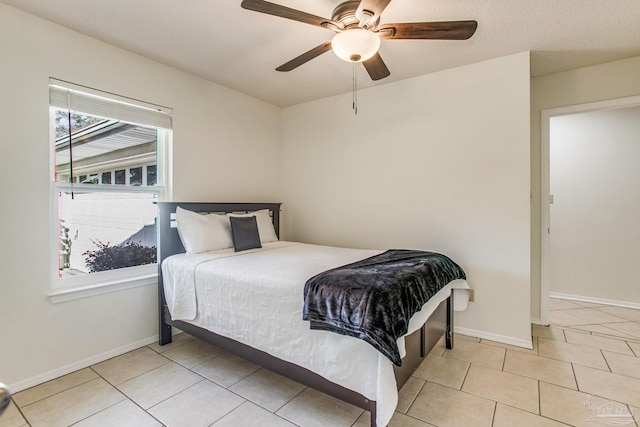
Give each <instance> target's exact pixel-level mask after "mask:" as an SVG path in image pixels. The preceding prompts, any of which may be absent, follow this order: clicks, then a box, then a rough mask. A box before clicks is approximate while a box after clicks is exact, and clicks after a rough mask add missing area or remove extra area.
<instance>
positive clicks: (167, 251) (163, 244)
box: [158, 202, 282, 267]
mask: <svg viewBox="0 0 640 427" xmlns="http://www.w3.org/2000/svg"><path fill="white" fill-rule="evenodd" d="M281 204H282V203H206V202H202V203H200V202H158V209H159V212H158V227H159V233H160V235H159V253H158V256H159V259H158V267H160V265H161V264H162V261H164V260H165V258H167V257H169V256H171V255H175V254H180V253H184V252H185V249H184V246H182V242H181V241H180V236H178V229H177V228H176V222H175V213H176V208H177V207H178V206H180V207H181V208H183V209H187V210H190V211H194V212H200V213H231V212H243V213H244V212H251V211H257V210H260V209H269V211H271V219H272V220H273V227H274V229H275V231H276V235H277V236H278V238H280V205H281Z"/></svg>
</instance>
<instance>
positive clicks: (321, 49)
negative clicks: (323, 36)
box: [276, 41, 331, 71]
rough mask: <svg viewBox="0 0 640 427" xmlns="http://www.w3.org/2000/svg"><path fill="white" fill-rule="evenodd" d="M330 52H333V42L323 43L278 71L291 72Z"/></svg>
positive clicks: (280, 67)
mask: <svg viewBox="0 0 640 427" xmlns="http://www.w3.org/2000/svg"><path fill="white" fill-rule="evenodd" d="M329 50H331V42H330V41H329V42H325V43H322V44H321V45H320V46H316V47H314V48H313V49H311V50H310V51H308V52H305V53H303V54H302V55H300V56H298V57H296V58H293V59H292V60H291V61H289V62H287V63H286V64H282V65H281V66H279V67H278V68H276V71H291V70H293V69H294V68H297V67H299V66H301V65H302V64H304V63H305V62H308V61H311V60H312V59H313V58H315V57H316V56H320V55H322V54H323V53H325V52H327V51H329Z"/></svg>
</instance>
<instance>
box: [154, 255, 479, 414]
mask: <svg viewBox="0 0 640 427" xmlns="http://www.w3.org/2000/svg"><path fill="white" fill-rule="evenodd" d="M381 252H382V251H376V250H363V249H345V248H335V247H327V246H317V245H308V244H303V243H294V242H272V243H266V244H264V246H263V248H262V249H254V250H248V251H243V252H233V249H224V250H221V251H215V252H208V253H204V254H197V255H174V256H171V257H169V258H167V259H166V260H165V261H164V262H163V264H162V273H163V282H164V290H165V297H166V300H167V304H168V307H169V311H170V312H171V316H172V319H174V320H184V321H188V322H190V323H192V324H195V325H197V326H200V327H202V328H205V329H207V330H210V331H213V332H215V333H217V334H219V335H223V336H226V337H229V338H232V339H234V340H237V341H240V342H242V343H245V344H248V345H250V346H251V347H254V348H257V349H259V350H262V351H264V352H267V353H269V354H271V355H273V356H276V357H278V358H280V359H283V360H286V361H289V362H292V363H295V364H297V365H299V366H302V367H304V368H307V369H310V370H312V371H313V372H316V373H318V374H320V375H322V376H323V377H325V378H327V379H328V380H330V381H332V382H334V383H336V384H339V385H341V386H343V387H346V388H348V389H351V390H354V391H356V392H358V393H360V394H362V395H364V396H365V397H367V398H368V399H371V400H375V401H377V420H376V422H377V425H379V426H385V425H387V424H388V422H389V420H390V419H391V417H392V415H393V412H394V410H395V407H396V404H397V401H398V393H397V389H396V381H395V376H394V373H393V363H392V362H391V361H390V360H389V359H387V358H386V357H385V356H383V355H382V354H380V353H379V352H378V351H377V350H375V349H374V348H373V347H372V346H371V345H369V344H367V343H366V342H364V341H362V340H359V339H355V338H352V337H347V336H342V335H339V334H336V333H333V332H327V331H321V330H310V329H309V323H308V322H305V321H303V320H302V305H303V290H304V284H305V282H306V281H307V280H308V279H309V278H311V277H313V276H314V275H316V274H318V273H320V272H322V271H325V270H328V269H331V268H335V267H339V266H341V265H344V264H348V263H351V262H355V261H358V260H361V259H364V258H367V257H371V256H373V255H377V254H379V253H381ZM452 289H455V292H456V294H455V296H454V303H455V310H463V309H465V308H466V305H467V302H468V297H469V286H468V285H467V283H466V282H465V281H463V280H457V281H454V282H452V283H450V284H449V285H447V286H446V287H445V288H443V289H442V290H441V291H440V292H438V293H437V294H436V295H435V296H434V297H433V298H431V300H430V301H429V302H428V303H427V304H425V306H424V307H423V309H422V310H421V311H420V312H419V313H416V315H414V316H413V318H412V319H411V322H410V324H409V328H410V331H409V333H411V332H413V331H415V330H417V329H419V328H420V327H421V326H422V324H424V322H425V321H426V320H427V319H428V317H429V316H430V315H431V313H432V312H433V311H434V310H435V309H436V308H437V307H438V305H439V304H440V303H441V302H442V301H444V300H445V299H446V298H447V297H448V296H449V295H450V293H451V290H452ZM398 345H399V348H400V350H401V354H404V338H401V339H400V340H399V341H398ZM356 354H357V355H358V356H357V357H355V356H354V355H356ZM345 355H347V356H345ZM375 373H377V375H375Z"/></svg>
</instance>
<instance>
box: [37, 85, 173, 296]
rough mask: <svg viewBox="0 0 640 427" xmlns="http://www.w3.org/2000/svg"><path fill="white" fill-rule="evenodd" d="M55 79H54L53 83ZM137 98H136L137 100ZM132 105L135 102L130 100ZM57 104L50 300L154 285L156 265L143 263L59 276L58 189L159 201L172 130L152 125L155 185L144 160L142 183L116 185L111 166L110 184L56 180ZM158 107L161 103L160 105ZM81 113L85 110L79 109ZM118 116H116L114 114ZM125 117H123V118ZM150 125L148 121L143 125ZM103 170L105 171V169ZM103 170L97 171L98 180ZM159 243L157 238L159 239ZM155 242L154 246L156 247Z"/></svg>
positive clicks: (168, 178)
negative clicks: (148, 177) (144, 196)
mask: <svg viewBox="0 0 640 427" xmlns="http://www.w3.org/2000/svg"><path fill="white" fill-rule="evenodd" d="M54 82H55V83H54ZM57 83H58V81H56V80H54V79H51V83H50V85H53V84H55V85H58V84H57ZM77 88H78V86H77V85H71V87H70V89H73V90H78V89H77ZM87 93H92V94H95V93H101V92H99V91H96V90H95V89H90V90H88V91H87ZM103 96H104V97H105V98H109V99H112V100H114V101H117V102H123V99H126V98H124V97H121V96H115V95H114V97H113V98H110V94H103ZM136 102H137V101H136ZM133 105H135V104H133ZM59 108H60V107H56V106H54V105H52V104H51V103H50V105H49V129H50V135H49V141H48V144H49V167H50V174H49V180H50V191H49V197H50V210H49V217H50V224H51V228H50V230H51V233H50V236H49V242H50V246H49V247H50V255H51V259H50V265H51V266H50V277H51V283H50V290H49V292H48V294H47V295H48V297H49V299H50V300H51V302H53V303H60V302H65V301H71V300H75V299H79V298H86V297H91V296H94V295H101V294H105V293H109V292H115V291H120V290H124V289H131V288H135V287H139V286H148V285H156V284H157V279H158V265H157V264H146V265H140V266H135V267H127V268H121V269H117V270H110V271H102V272H95V273H88V274H84V275H79V276H74V277H65V278H60V277H59V238H60V236H59V213H58V212H59V193H60V192H62V191H71V190H73V191H76V192H85V191H86V192H116V193H146V194H149V193H154V194H155V195H156V198H157V200H158V201H163V200H170V199H171V194H172V185H171V183H172V174H171V170H172V162H171V151H172V143H173V131H172V129H167V128H163V127H157V126H150V127H155V129H156V135H157V137H156V162H155V164H156V184H155V185H154V186H150V187H146V186H144V184H146V169H147V165H148V163H146V162H145V163H144V164H143V167H142V175H143V178H142V179H143V185H141V186H129V185H117V184H115V168H114V169H110V170H111V173H112V184H81V183H66V182H59V181H56V179H55V175H56V173H55V169H56V153H55V147H54V145H53V144H52V143H51V142H52V141H55V129H54V128H55V127H54V126H53V125H52V124H53V123H55V113H54V111H55V110H56V109H59ZM159 108H160V107H159ZM161 108H162V111H163V112H165V111H169V112H170V111H171V110H170V109H167V108H166V107H161ZM80 113H84V112H83V111H80ZM116 119H117V118H116ZM123 121H124V120H123ZM145 126H149V125H145ZM124 169H125V176H126V182H127V183H128V181H129V178H128V176H129V173H130V172H129V170H130V167H129V166H126V167H124ZM105 172H106V171H105ZM101 174H102V172H98V177H99V180H100V177H101ZM158 244H159V239H158ZM158 244H157V245H156V249H159V248H158Z"/></svg>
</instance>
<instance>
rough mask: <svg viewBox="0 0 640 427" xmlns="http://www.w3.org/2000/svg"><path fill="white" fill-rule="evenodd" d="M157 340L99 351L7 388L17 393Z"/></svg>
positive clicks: (156, 337)
mask: <svg viewBox="0 0 640 427" xmlns="http://www.w3.org/2000/svg"><path fill="white" fill-rule="evenodd" d="M157 341H158V336H157V335H154V336H153V337H149V338H146V339H143V340H140V341H136V342H133V343H131V344H127V345H125V346H122V347H119V348H116V349H113V350H109V351H107V352H105V353H101V354H98V355H95V356H92V357H89V358H87V359H84V360H79V361H78V362H74V363H72V364H70V365H66V366H63V367H61V368H58V369H54V370H52V371H49V372H45V373H44V374H40V375H37V376H35V377H32V378H27V379H26V380H22V381H18V382H17V383H14V384H9V390H11V393H17V392H19V391H22V390H26V389H28V388H30V387H33V386H36V385H38V384H42V383H44V382H47V381H50V380H53V379H55V378H58V377H61V376H63V375H67V374H70V373H71V372H75V371H77V370H79V369H84V368H87V367H89V366H91V365H95V364H96V363H100V362H104V361H105V360H107V359H111V358H112V357H116V356H120V355H121V354H124V353H128V352H130V351H132V350H136V349H138V348H141V347H144V346H145V345H149V344H153V343H154V342H157Z"/></svg>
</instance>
